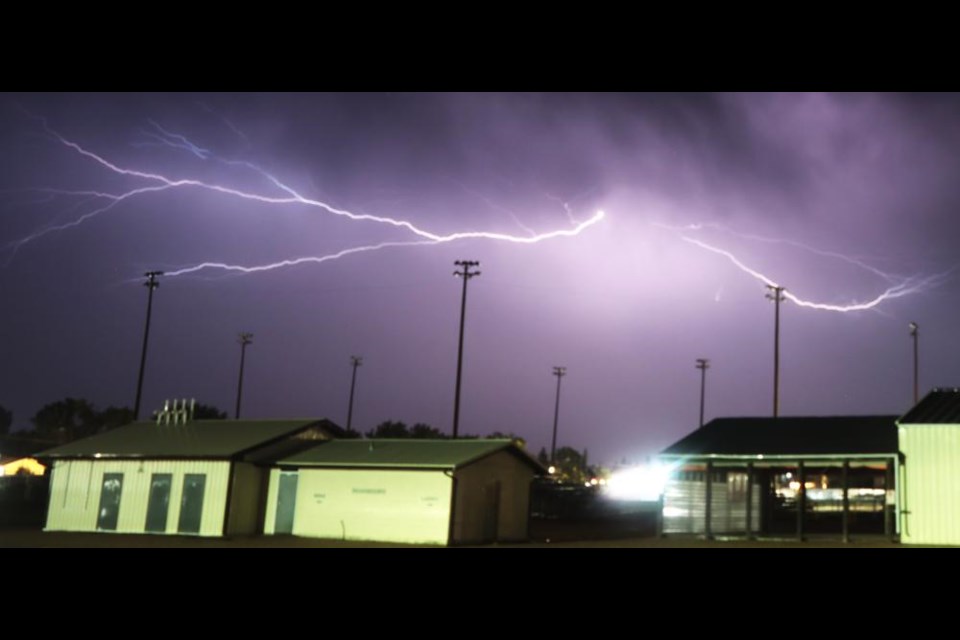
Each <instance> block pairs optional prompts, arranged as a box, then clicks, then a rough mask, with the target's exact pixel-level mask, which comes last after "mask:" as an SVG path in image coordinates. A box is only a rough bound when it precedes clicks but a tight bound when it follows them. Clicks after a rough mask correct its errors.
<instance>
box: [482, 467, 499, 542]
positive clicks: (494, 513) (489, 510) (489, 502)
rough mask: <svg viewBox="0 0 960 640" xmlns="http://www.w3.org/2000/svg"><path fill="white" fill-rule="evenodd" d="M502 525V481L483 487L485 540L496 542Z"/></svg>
mask: <svg viewBox="0 0 960 640" xmlns="http://www.w3.org/2000/svg"><path fill="white" fill-rule="evenodd" d="M499 525H500V482H499V481H498V482H492V483H490V484H488V485H486V486H485V487H484V488H483V541H484V542H496V541H497V530H498V527H499Z"/></svg>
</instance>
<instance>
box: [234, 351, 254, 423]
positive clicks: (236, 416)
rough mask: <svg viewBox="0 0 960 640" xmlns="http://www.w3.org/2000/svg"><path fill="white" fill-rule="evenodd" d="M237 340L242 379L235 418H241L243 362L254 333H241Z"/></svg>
mask: <svg viewBox="0 0 960 640" xmlns="http://www.w3.org/2000/svg"><path fill="white" fill-rule="evenodd" d="M237 342H239V343H240V381H239V382H237V410H236V413H235V414H234V419H235V420H239V419H240V398H241V397H242V396H243V364H244V360H245V359H246V357H247V345H248V344H251V343H252V342H253V334H252V333H245V332H244V333H241V334H240V335H239V337H238V338H237Z"/></svg>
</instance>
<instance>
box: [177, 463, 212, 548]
mask: <svg viewBox="0 0 960 640" xmlns="http://www.w3.org/2000/svg"><path fill="white" fill-rule="evenodd" d="M206 484H207V475H206V474H205V473H188V474H186V475H185V476H183V495H182V496H181V498H180V522H179V524H178V525H177V531H178V532H179V533H200V522H201V520H202V519H203V492H204V489H205V488H206Z"/></svg>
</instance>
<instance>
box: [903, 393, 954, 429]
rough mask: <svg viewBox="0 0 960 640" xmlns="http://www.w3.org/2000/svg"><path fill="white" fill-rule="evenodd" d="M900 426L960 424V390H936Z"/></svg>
mask: <svg viewBox="0 0 960 640" xmlns="http://www.w3.org/2000/svg"><path fill="white" fill-rule="evenodd" d="M897 422H898V423H899V424H960V389H934V390H933V391H931V392H930V393H928V394H927V395H926V396H925V397H924V398H923V400H921V401H920V402H919V403H917V406H915V407H914V408H913V409H910V411H908V412H907V414H906V415H905V416H903V417H902V418H900V419H899V420H898V421H897Z"/></svg>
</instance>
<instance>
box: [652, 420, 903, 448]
mask: <svg viewBox="0 0 960 640" xmlns="http://www.w3.org/2000/svg"><path fill="white" fill-rule="evenodd" d="M896 419H897V417H896V416H830V417H820V416H817V417H789V418H717V419H716V420H712V421H710V422H708V423H707V424H705V425H704V426H703V428H702V429H698V430H697V431H694V432H693V433H691V434H690V435H688V436H687V437H685V438H683V439H682V440H680V441H678V442H676V443H674V444H672V445H670V446H669V447H667V448H666V449H664V450H663V452H662V454H661V455H729V456H738V455H769V456H774V455H833V454H838V455H839V454H851V455H858V454H859V455H862V454H895V453H897V451H898V441H897V425H896Z"/></svg>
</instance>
